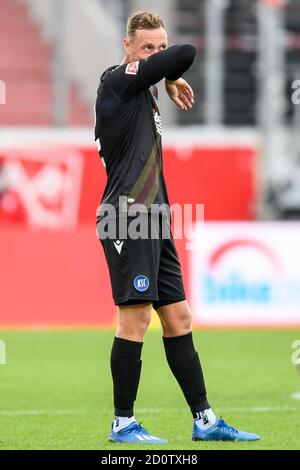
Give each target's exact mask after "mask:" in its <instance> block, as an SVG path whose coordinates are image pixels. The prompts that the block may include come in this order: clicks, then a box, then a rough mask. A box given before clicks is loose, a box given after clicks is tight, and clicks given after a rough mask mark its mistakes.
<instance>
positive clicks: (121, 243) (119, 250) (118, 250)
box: [113, 240, 124, 255]
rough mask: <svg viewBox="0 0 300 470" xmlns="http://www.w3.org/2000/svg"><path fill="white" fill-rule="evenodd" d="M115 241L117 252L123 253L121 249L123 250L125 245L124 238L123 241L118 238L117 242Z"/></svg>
mask: <svg viewBox="0 0 300 470" xmlns="http://www.w3.org/2000/svg"><path fill="white" fill-rule="evenodd" d="M113 243H114V246H115V249H116V250H117V252H118V253H119V255H120V254H121V250H122V246H123V243H124V240H123V241H122V242H121V240H117V241H116V242H113Z"/></svg>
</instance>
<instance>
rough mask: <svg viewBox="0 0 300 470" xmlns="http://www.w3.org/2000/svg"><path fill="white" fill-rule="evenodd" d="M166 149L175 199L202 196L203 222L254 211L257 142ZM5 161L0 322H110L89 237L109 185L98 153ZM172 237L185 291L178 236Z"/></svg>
mask: <svg viewBox="0 0 300 470" xmlns="http://www.w3.org/2000/svg"><path fill="white" fill-rule="evenodd" d="M164 153H165V157H164V172H165V177H166V181H167V185H168V188H169V196H170V202H171V204H172V203H175V202H176V203H178V202H179V203H193V204H195V203H204V204H205V218H206V219H216V220H226V219H231V220H242V219H251V218H253V207H254V202H255V194H256V191H255V177H254V175H255V172H254V167H255V150H254V149H252V148H246V147H235V148H228V147H227V148H215V149H212V148H200V147H199V146H195V147H193V148H189V149H187V151H186V152H184V153H182V151H180V150H179V149H175V148H166V149H165V151H164ZM31 159H32V161H31ZM1 162H2V170H3V169H5V171H6V174H7V175H9V177H8V178H7V180H6V182H7V183H9V182H14V184H15V186H14V184H13V183H11V186H9V185H8V187H7V192H6V196H7V195H8V196H9V198H10V199H7V200H6V203H5V204H6V205H5V204H4V205H3V204H2V206H1V204H0V207H1V210H0V222H1V227H0V260H1V269H0V327H10V326H11V327H17V326H41V327H44V326H64V325H66V326H82V325H86V326H96V325H97V326H99V325H102V326H106V325H107V326H108V325H111V324H112V323H113V322H114V318H115V311H116V309H115V307H114V305H113V302H112V298H111V290H110V282H109V276H108V270H107V267H106V263H105V260H104V255H103V251H102V247H101V245H100V243H99V241H98V240H97V238H96V234H95V211H96V207H97V204H98V202H99V200H100V197H101V195H102V193H103V190H104V186H105V182H106V175H105V171H104V169H103V168H102V164H101V162H100V159H99V157H98V155H97V152H96V150H95V149H94V148H93V147H92V148H83V147H81V148H78V147H77V148H71V147H69V146H68V147H62V146H60V147H57V146H56V147H48V148H47V150H44V148H43V149H42V150H38V149H35V150H32V151H30V150H28V149H27V150H26V149H25V150H23V149H22V150H20V149H19V150H16V151H14V150H9V152H8V151H4V150H3V151H2V152H1V154H0V166H1ZM5 171H4V172H3V171H2V172H0V179H1V174H2V176H3V174H5ZM42 183H43V184H42ZM44 183H45V184H44ZM24 185H25V186H24ZM47 185H48V186H47ZM51 191H52V192H51ZM4 194H5V193H4ZM28 195H29V196H30V197H28ZM77 199H78V202H76V201H77ZM0 201H1V199H0ZM2 202H3V196H2ZM30 204H32V206H31V205H30ZM7 209H9V211H8V212H7ZM14 211H15V212H14ZM1 214H2V216H1ZM4 221H5V222H4ZM8 222H10V223H8ZM11 222H14V223H11ZM24 222H25V223H24ZM27 224H30V225H31V226H33V227H34V226H35V227H37V226H38V225H39V224H40V226H42V227H48V225H47V224H49V227H51V228H52V230H47V229H45V228H44V229H41V228H29V227H28V226H27ZM176 243H177V247H178V251H179V256H180V259H181V263H182V268H183V274H184V279H185V286H186V291H187V294H189V286H188V284H187V271H188V266H187V259H186V253H185V250H184V241H183V240H180V241H177V242H176Z"/></svg>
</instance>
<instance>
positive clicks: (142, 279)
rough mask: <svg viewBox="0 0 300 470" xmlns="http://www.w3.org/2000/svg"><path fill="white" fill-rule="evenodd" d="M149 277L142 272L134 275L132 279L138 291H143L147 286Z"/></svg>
mask: <svg viewBox="0 0 300 470" xmlns="http://www.w3.org/2000/svg"><path fill="white" fill-rule="evenodd" d="M149 284H150V282H149V279H148V278H147V276H144V275H143V274H140V275H139V276H136V277H135V278H134V281H133V285H134V287H135V289H136V290H138V291H139V292H145V290H147V289H148V288H149Z"/></svg>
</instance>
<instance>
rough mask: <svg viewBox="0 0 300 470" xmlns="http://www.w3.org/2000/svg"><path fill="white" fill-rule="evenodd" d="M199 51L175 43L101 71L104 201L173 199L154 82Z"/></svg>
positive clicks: (175, 73)
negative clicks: (165, 168) (165, 169)
mask: <svg viewBox="0 0 300 470" xmlns="http://www.w3.org/2000/svg"><path fill="white" fill-rule="evenodd" d="M195 52H196V51H195V48H194V47H193V46H190V45H176V46H172V47H170V48H168V49H166V50H165V51H161V52H158V53H156V54H153V55H152V56H151V57H149V58H148V59H146V60H140V61H137V62H131V63H129V64H123V65H119V66H117V65H116V66H113V67H110V68H109V69H107V70H106V71H105V72H104V73H103V74H102V76H101V79H100V85H99V88H98V92H97V100H96V105H95V116H96V123H95V140H96V144H97V148H98V150H99V153H100V156H101V158H102V161H103V163H104V165H105V167H106V172H107V178H108V179H107V185H106V188H105V191H104V194H103V197H102V201H101V203H106V204H107V203H109V204H112V205H113V206H114V207H115V208H116V210H117V211H118V206H119V197H120V196H123V197H124V196H125V197H126V198H127V204H128V205H129V206H130V204H133V203H140V204H144V205H146V207H147V208H149V207H150V205H151V204H163V203H166V204H168V203H169V202H168V196H167V191H166V186H165V181H164V177H163V173H162V148H161V116H160V113H159V109H158V103H157V99H156V97H155V96H154V95H153V94H152V93H151V91H150V87H151V85H154V84H155V83H157V82H159V81H160V80H161V79H163V78H167V79H169V80H176V79H178V78H179V77H181V75H182V74H183V73H184V72H185V71H186V70H187V69H188V68H189V67H190V65H191V64H192V62H193V60H194V56H195Z"/></svg>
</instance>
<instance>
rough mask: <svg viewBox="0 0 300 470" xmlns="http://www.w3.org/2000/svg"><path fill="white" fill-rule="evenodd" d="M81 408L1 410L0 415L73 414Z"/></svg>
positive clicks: (77, 412)
mask: <svg viewBox="0 0 300 470" xmlns="http://www.w3.org/2000/svg"><path fill="white" fill-rule="evenodd" d="M79 413H81V411H79V410H0V416H39V415H49V416H57V415H73V414H79Z"/></svg>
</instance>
